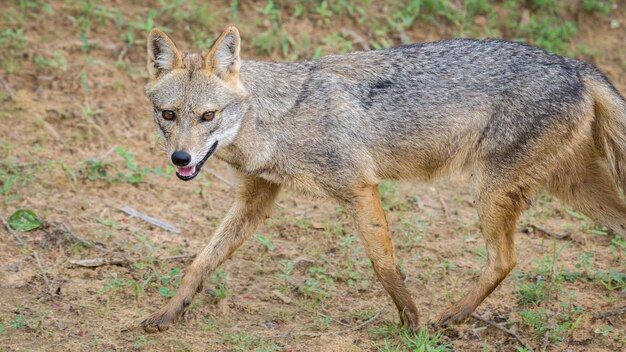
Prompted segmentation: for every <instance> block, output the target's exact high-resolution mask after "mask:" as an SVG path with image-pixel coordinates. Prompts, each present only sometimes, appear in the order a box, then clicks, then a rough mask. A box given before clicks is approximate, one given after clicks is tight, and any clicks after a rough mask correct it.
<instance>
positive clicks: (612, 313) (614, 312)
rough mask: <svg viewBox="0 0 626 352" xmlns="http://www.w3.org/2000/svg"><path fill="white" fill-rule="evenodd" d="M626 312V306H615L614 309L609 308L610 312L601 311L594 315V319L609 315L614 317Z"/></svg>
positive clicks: (604, 317)
mask: <svg viewBox="0 0 626 352" xmlns="http://www.w3.org/2000/svg"><path fill="white" fill-rule="evenodd" d="M624 313H626V306H623V307H619V308H615V309H613V310H609V311H608V312H600V313H596V314H594V315H593V318H594V319H606V318H608V317H613V316H616V315H622V314H624Z"/></svg>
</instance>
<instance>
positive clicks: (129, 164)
mask: <svg viewBox="0 0 626 352" xmlns="http://www.w3.org/2000/svg"><path fill="white" fill-rule="evenodd" d="M115 152H116V153H117V154H118V155H119V156H121V157H122V159H124V161H125V162H126V168H127V169H128V171H126V172H121V171H120V172H118V173H117V177H116V179H117V180H119V181H123V182H127V183H131V184H136V183H141V182H143V178H144V176H145V175H146V174H147V173H148V169H140V168H139V167H138V166H137V162H136V160H135V154H133V153H131V152H129V151H127V150H126V149H124V148H122V147H119V146H118V147H116V148H115Z"/></svg>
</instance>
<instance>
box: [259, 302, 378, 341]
mask: <svg viewBox="0 0 626 352" xmlns="http://www.w3.org/2000/svg"><path fill="white" fill-rule="evenodd" d="M386 309H387V307H384V308H383V309H381V310H380V311H379V312H378V313H376V315H374V316H373V317H371V318H369V319H367V320H366V321H364V322H362V323H361V324H358V325H355V326H353V327H351V328H349V329H343V330H339V331H329V332H307V331H305V332H299V333H291V332H290V333H287V334H280V335H270V336H265V337H266V338H272V339H282V338H287V337H292V336H306V337H320V336H326V335H342V334H347V333H350V332H353V331H357V330H361V329H363V328H364V327H365V326H367V325H369V324H371V323H372V322H374V321H375V320H376V319H378V318H379V317H380V315H381V314H383V312H384V311H385V310H386ZM318 314H319V313H318Z"/></svg>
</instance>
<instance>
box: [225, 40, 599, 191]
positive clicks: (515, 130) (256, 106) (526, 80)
mask: <svg viewBox="0 0 626 352" xmlns="http://www.w3.org/2000/svg"><path fill="white" fill-rule="evenodd" d="M585 72H586V74H590V72H596V70H595V69H594V68H592V67H591V66H590V65H588V64H586V63H583V62H579V61H576V60H572V59H566V58H562V57H560V56H557V55H554V54H550V53H548V52H546V51H544V50H542V49H539V48H535V47H531V46H527V45H523V44H518V43H513V42H507V41H501V40H467V39H461V40H445V41H438V42H432V43H425V44H417V45H410V46H403V47H397V48H391V49H384V50H377V51H369V52H355V53H350V54H345V55H336V56H328V57H324V58H321V59H319V60H314V61H305V62H299V63H272V62H255V61H243V62H242V65H241V72H240V79H241V81H242V82H243V85H244V86H245V87H246V89H247V91H248V92H249V94H250V104H251V109H250V112H251V114H253V115H254V116H247V117H246V121H245V122H244V125H243V127H242V130H245V128H251V130H253V131H254V135H255V136H256V139H257V141H256V142H255V143H251V139H250V138H249V137H250V135H247V137H246V144H247V145H238V143H237V140H235V143H234V144H233V145H232V146H230V147H229V148H226V149H224V150H222V151H221V152H219V153H218V154H217V156H218V157H221V158H223V159H224V160H226V161H229V162H231V163H232V164H233V165H235V166H236V167H237V168H239V169H241V170H242V171H244V172H247V173H252V174H257V175H260V176H264V177H266V178H268V179H270V180H273V181H276V182H287V183H291V184H292V185H293V186H295V187H296V188H300V189H303V190H306V189H310V188H311V186H317V188H319V189H320V190H321V191H322V192H324V193H331V194H333V195H335V196H337V195H339V194H341V193H342V192H344V191H346V189H347V188H348V187H350V186H353V185H354V184H353V183H354V182H358V180H363V179H366V180H367V181H368V182H372V183H377V182H379V181H380V180H382V179H411V178H418V179H429V178H432V177H434V176H437V175H441V174H447V173H449V172H450V171H452V170H462V169H466V167H467V166H468V165H470V164H474V166H476V165H475V164H476V163H478V164H479V165H478V167H479V168H480V169H481V170H483V172H484V173H489V172H493V170H496V169H498V170H499V171H498V174H506V173H507V170H511V171H513V172H517V171H516V170H518V169H519V167H520V165H522V164H527V163H542V162H541V160H537V159H538V158H539V157H538V155H540V156H541V157H546V156H545V155H541V153H542V152H543V151H544V149H545V146H546V143H547V142H550V143H551V141H547V140H546V139H554V138H558V139H562V140H563V143H565V144H566V143H567V140H568V136H570V135H572V134H573V133H575V132H576V131H578V130H580V129H581V126H580V123H581V122H582V118H583V116H585V114H584V110H585V109H588V108H589V107H590V106H591V104H592V102H591V101H590V99H591V98H590V97H589V95H585V94H584V92H585V89H586V88H585V86H584V83H583V74H584V73H585ZM246 126H247V127H246ZM587 127H589V128H590V126H587ZM564 147H566V146H565V145H564ZM547 158H548V159H549V157H547ZM546 167H548V163H547V162H546ZM489 170H492V171H489ZM544 171H546V170H544ZM308 175H314V177H313V179H311V178H310V176H308ZM344 186H345V188H344ZM314 193H315V192H314Z"/></svg>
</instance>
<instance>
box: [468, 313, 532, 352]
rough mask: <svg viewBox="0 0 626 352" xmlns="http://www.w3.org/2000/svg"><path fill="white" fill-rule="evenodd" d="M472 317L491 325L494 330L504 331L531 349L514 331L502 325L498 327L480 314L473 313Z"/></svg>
mask: <svg viewBox="0 0 626 352" xmlns="http://www.w3.org/2000/svg"><path fill="white" fill-rule="evenodd" d="M471 316H472V318H474V319H476V320H479V321H482V322H483V323H485V324H487V325H489V326H492V327H494V328H496V329H498V330H500V331H502V332H505V333H507V334H508V335H510V336H511V337H513V338H514V339H516V340H517V341H518V342H519V343H521V344H522V345H524V346H526V347H528V348H530V345H529V344H528V342H526V340H524V339H523V338H522V337H521V336H519V335H518V334H516V333H515V332H513V331H511V330H509V329H507V328H505V327H504V326H500V325H498V324H496V323H494V322H492V321H491V320H487V319H485V318H483V317H481V316H480V315H478V314H476V313H472V315H471Z"/></svg>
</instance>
